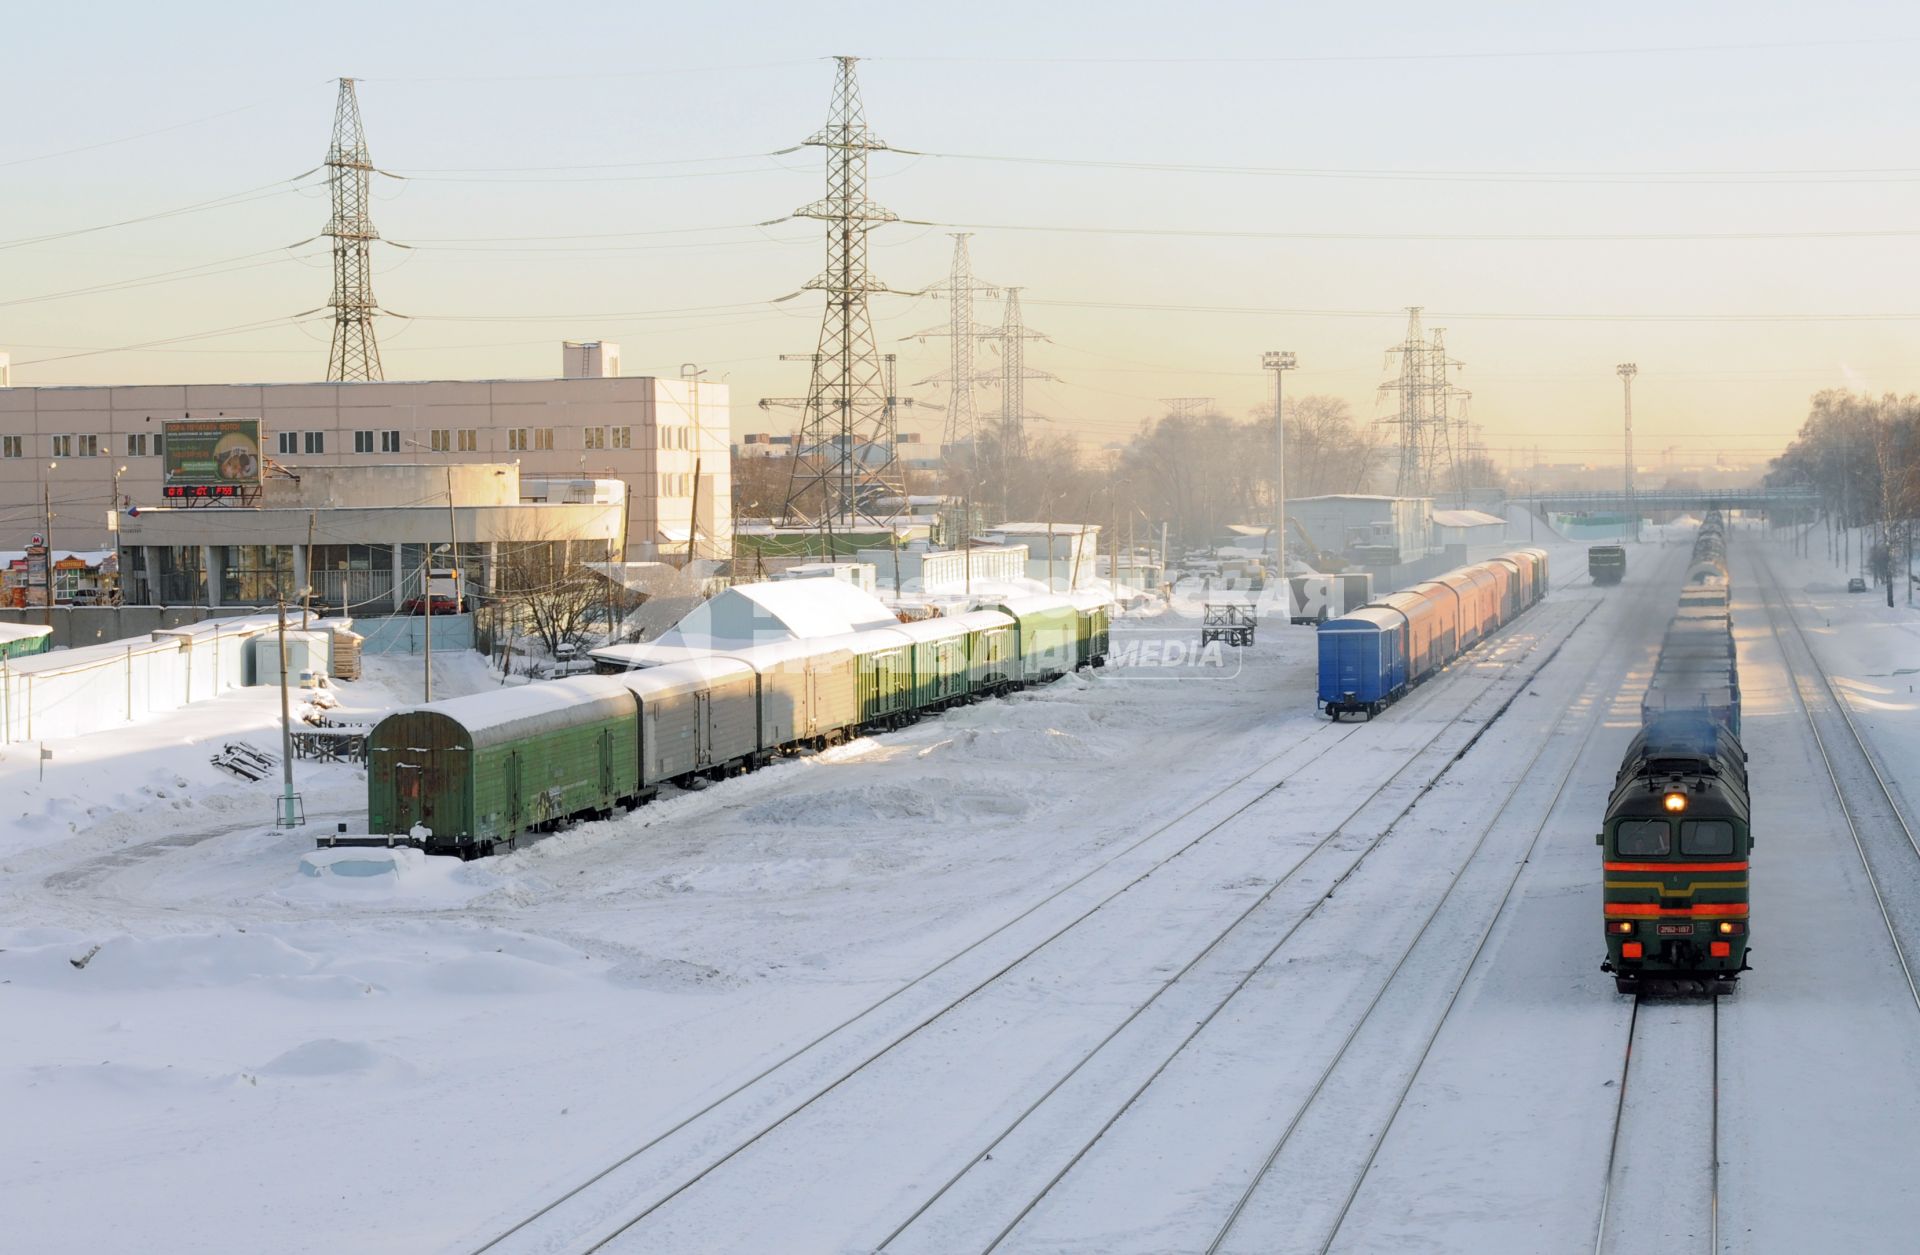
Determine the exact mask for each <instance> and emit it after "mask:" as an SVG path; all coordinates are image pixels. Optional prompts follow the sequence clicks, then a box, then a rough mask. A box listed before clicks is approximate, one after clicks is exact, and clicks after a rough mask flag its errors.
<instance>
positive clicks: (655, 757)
mask: <svg viewBox="0 0 1920 1255" xmlns="http://www.w3.org/2000/svg"><path fill="white" fill-rule="evenodd" d="M1108 639H1109V606H1108V603H1107V599H1106V598H1105V597H1103V596H1098V595H1091V594H1073V595H1070V596H1067V597H1056V596H1034V597H1018V598H1009V599H1007V600H1005V601H1003V602H1001V603H999V604H997V605H994V606H992V607H990V608H987V609H982V610H976V611H972V612H969V613H966V614H960V615H954V616H949V617H945V618H938V619H932V620H927V621H924V622H919V623H903V624H900V625H899V626H898V627H883V628H875V629H872V630H870V631H864V632H852V633H848V634H846V635H843V636H837V637H824V638H817V639H803V640H787V641H780V642H774V643H769V644H765V645H755V646H750V647H746V648H741V649H737V650H730V651H715V652H714V653H712V654H710V655H707V656H703V657H698V658H692V659H688V660H686V661H681V662H673V663H668V664H666V665H664V666H658V667H649V668H646V669H644V670H637V671H625V672H621V673H619V674H613V675H592V676H580V677H576V678H572V679H565V680H553V681H548V682H546V683H540V684H528V685H525V686H522V687H519V688H511V689H500V690H497V691H494V692H489V693H481V694H476V695H474V696H471V697H456V698H453V699H451V700H449V701H441V702H433V703H430V704H428V705H424V706H419V707H416V708H414V709H411V710H403V711H399V712H396V713H394V714H391V715H389V716H387V717H386V718H385V719H383V720H381V721H380V723H379V724H378V725H376V726H375V727H374V730H373V733H372V736H371V737H370V738H369V742H368V754H367V818H368V831H369V832H370V833H373V834H379V835H376V836H375V837H373V838H371V839H370V841H371V843H375V844H386V845H400V844H406V845H414V846H418V847H419V848H422V849H424V850H426V851H427V852H428V853H429V854H454V855H459V856H460V857H462V858H479V857H484V856H486V855H488V854H492V853H493V852H494V851H496V850H498V849H501V848H506V849H511V848H513V846H514V844H515V842H517V841H518V840H519V839H520V838H521V837H522V836H524V835H526V834H528V833H532V832H538V831H543V830H551V829H554V828H557V827H560V826H561V825H563V824H566V823H568V822H570V821H573V820H577V819H588V818H600V819H604V818H609V817H611V816H612V814H613V812H614V808H616V807H624V808H627V809H632V808H633V807H636V806H639V805H640V804H641V803H643V802H646V801H649V800H651V799H652V798H653V797H654V796H655V795H656V794H657V793H658V792H659V791H660V789H661V788H662V787H664V786H665V785H668V784H676V785H682V786H685V785H690V784H692V783H693V782H694V781H696V780H698V779H702V778H704V779H708V780H719V779H722V778H724V777H726V776H729V775H733V774H736V773H738V772H742V771H750V770H752V769H754V768H756V767H760V766H762V765H764V764H766V763H768V762H771V761H773V760H774V759H775V758H777V757H779V756H781V755H784V754H793V753H797V752H799V751H801V750H804V749H820V748H825V747H826V746H827V745H830V744H833V743H836V742H839V741H843V740H846V739H848V738H850V737H852V736H856V735H859V734H862V733H866V732H873V731H882V730H885V729H889V728H898V727H901V726H904V725H905V724H908V723H911V722H912V721H914V720H915V719H918V718H920V717H921V716H923V715H927V714H931V713H934V712H937V711H941V710H945V709H947V708H949V707H952V706H956V705H959V704H961V703H963V702H972V701H977V700H979V699H981V698H983V697H988V696H998V695H1003V694H1006V693H1009V692H1011V691H1013V690H1015V689H1019V688H1024V687H1026V686H1028V685H1033V684H1040V683H1045V682H1047V681H1050V680H1054V679H1058V678H1059V677H1060V676H1062V675H1064V674H1066V673H1067V672H1069V671H1073V670H1076V669H1078V668H1082V667H1098V666H1102V665H1104V664H1105V662H1106V656H1107V650H1108ZM366 843H369V841H368V840H363V839H357V838H356V839H346V838H339V837H323V838H321V840H320V844H321V845H322V846H332V845H336V844H366Z"/></svg>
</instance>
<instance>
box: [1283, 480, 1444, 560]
mask: <svg viewBox="0 0 1920 1255" xmlns="http://www.w3.org/2000/svg"><path fill="white" fill-rule="evenodd" d="M1287 519H1288V520H1289V521H1290V522H1291V523H1293V524H1294V526H1295V527H1296V528H1304V529H1305V530H1306V533H1307V535H1308V537H1309V538H1311V542H1312V544H1313V545H1315V546H1316V547H1317V548H1319V549H1320V550H1321V551H1322V552H1324V553H1330V554H1335V555H1338V556H1340V557H1343V558H1346V559H1347V560H1348V561H1351V562H1358V563H1362V564H1367V565H1392V564H1397V563H1404V562H1412V561H1415V560H1417V559H1419V558H1424V557H1425V556H1427V554H1428V553H1429V552H1431V550H1432V547H1433V501H1432V500H1431V499H1430V498H1427V497H1382V496H1373V495H1366V494H1339V495H1332V496H1324V497H1296V498H1295V499H1293V500H1292V501H1289V502H1287ZM1300 539H1301V538H1300V535H1299V533H1298V532H1297V531H1296V532H1295V533H1294V534H1293V535H1292V536H1289V537H1288V538H1287V549H1288V551H1289V552H1297V550H1296V546H1297V545H1298V543H1299V541H1300Z"/></svg>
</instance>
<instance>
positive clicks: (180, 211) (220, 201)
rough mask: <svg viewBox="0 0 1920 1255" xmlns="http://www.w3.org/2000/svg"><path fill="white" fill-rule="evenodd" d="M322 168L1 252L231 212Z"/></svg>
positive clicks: (17, 243) (9, 245) (7, 245)
mask: <svg viewBox="0 0 1920 1255" xmlns="http://www.w3.org/2000/svg"><path fill="white" fill-rule="evenodd" d="M319 171H320V167H319V166H315V167H314V168H313V169H311V170H306V171H302V172H301V173H299V174H296V175H294V176H293V177H292V178H290V179H275V180H274V181H273V182H271V183H263V184H261V185H260V186H259V187H253V188H248V189H246V190H245V191H242V192H232V193H229V194H227V195H225V196H216V197H213V198H212V199H210V200H203V201H195V202H194V203H193V204H190V205H179V206H175V207H174V208H172V209H163V210H159V211H157V212H155V213H150V214H140V215H137V216H135V217H132V218H121V219H118V220H117V221H114V222H100V223H95V224H93V225H92V226H85V227H72V228H69V229H67V230H64V231H49V232H47V233H45V234H42V235H28V236H21V237H19V238H17V239H12V240H0V250H8V249H15V248H26V247H27V246H29V245H32V244H46V243H49V242H51V241H53V240H68V239H72V238H73V237H75V236H78V235H92V234H95V233H96V232H100V231H112V230H116V229H118V228H120V227H130V226H135V225H138V224H140V223H143V222H158V221H160V220H161V219H164V218H178V217H181V216H183V215H186V214H193V213H201V212H204V211H206V210H209V209H228V208H232V207H233V206H235V205H247V204H251V203H253V202H254V201H257V200H267V199H269V198H271V197H274V196H282V195H285V194H286V193H288V192H290V191H294V190H297V188H298V185H299V184H300V183H301V182H302V180H304V179H306V178H308V177H309V176H310V175H314V174H317V173H319Z"/></svg>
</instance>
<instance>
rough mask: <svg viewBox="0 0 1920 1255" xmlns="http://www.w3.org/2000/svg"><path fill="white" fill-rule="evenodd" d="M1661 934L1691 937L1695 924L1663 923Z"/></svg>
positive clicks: (1663, 935)
mask: <svg viewBox="0 0 1920 1255" xmlns="http://www.w3.org/2000/svg"><path fill="white" fill-rule="evenodd" d="M1660 935H1661V936H1662V937H1691V936H1693V925H1692V924H1662V925H1660Z"/></svg>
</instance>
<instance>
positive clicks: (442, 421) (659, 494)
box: [0, 345, 733, 561]
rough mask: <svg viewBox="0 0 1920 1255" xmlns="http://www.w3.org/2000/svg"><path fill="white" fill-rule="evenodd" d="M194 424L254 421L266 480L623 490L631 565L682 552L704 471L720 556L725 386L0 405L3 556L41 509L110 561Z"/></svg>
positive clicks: (450, 386) (117, 396)
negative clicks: (410, 477) (380, 476)
mask: <svg viewBox="0 0 1920 1255" xmlns="http://www.w3.org/2000/svg"><path fill="white" fill-rule="evenodd" d="M601 347H603V348H604V347H607V346H604V345H603V346H601ZM602 361H603V362H604V355H603V357H602ZM189 417H192V418H213V417H227V418H257V419H259V420H260V425H261V438H262V445H263V452H264V453H265V454H266V457H267V460H268V463H269V465H270V466H277V467H280V468H284V469H285V470H288V471H290V472H292V473H295V474H299V473H301V472H302V471H304V470H307V469H317V468H324V467H341V466H373V465H379V464H381V463H393V462H409V463H420V464H425V465H431V466H462V465H474V464H479V463H487V464H499V463H506V464H512V465H516V466H518V467H519V472H520V475H521V477H522V479H523V480H524V481H526V482H529V483H530V482H532V481H535V480H543V479H544V480H594V479H618V480H622V481H624V482H625V483H626V485H627V488H628V492H627V494H626V499H627V509H628V515H627V523H626V553H625V554H624V555H621V556H622V557H623V558H625V559H628V560H632V561H644V560H647V559H651V558H658V557H661V556H663V555H665V554H673V555H675V556H678V555H680V554H683V553H684V552H685V550H686V545H687V537H688V533H689V531H690V530H692V523H693V520H692V518H691V515H692V513H693V511H694V508H695V496H696V493H695V484H694V471H695V468H696V466H697V467H698V468H699V475H700V482H699V485H698V489H699V491H698V494H697V495H698V498H699V502H698V508H699V513H700V518H699V521H698V531H699V534H700V538H701V553H702V556H706V557H719V556H724V554H725V553H726V552H727V550H728V541H729V539H730V528H731V523H732V518H733V478H732V465H731V462H730V460H729V459H728V457H727V439H728V431H729V422H730V416H729V403H728V392H727V386H726V385H725V384H722V383H708V382H705V381H697V382H696V381H694V380H690V379H655V378H649V377H631V378H579V379H523V380H493V381H485V380H482V381H465V380H447V381H434V382H423V383H282V384H189V385H184V386H165V387H111V388H37V387H36V388H8V389H4V390H0V546H3V547H12V548H21V547H24V546H25V545H26V542H27V538H28V536H29V535H31V534H32V533H33V532H35V531H39V530H42V528H43V526H44V520H43V519H42V517H41V515H42V501H43V498H44V497H47V496H50V497H51V498H52V505H53V512H54V515H55V517H54V520H53V525H54V534H55V536H56V538H58V539H60V540H61V541H63V542H67V543H71V544H73V545H74V546H76V547H79V548H88V549H102V548H109V547H111V545H112V543H113V541H112V538H111V536H110V534H109V531H108V528H107V518H108V515H109V514H111V513H112V512H113V511H114V510H116V509H123V508H125V507H126V506H128V505H138V506H157V505H159V504H161V502H162V500H163V498H162V495H161V478H162V476H161V471H162V465H163V462H164V457H165V447H164V441H163V440H162V438H161V425H162V424H163V423H164V422H166V421H167V420H169V419H181V418H189ZM56 463H57V465H54V464H56ZM116 490H117V493H116ZM428 491H429V492H430V493H431V494H433V496H432V497H431V498H430V503H438V504H441V505H444V504H445V496H446V491H445V489H444V488H430V489H428Z"/></svg>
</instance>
